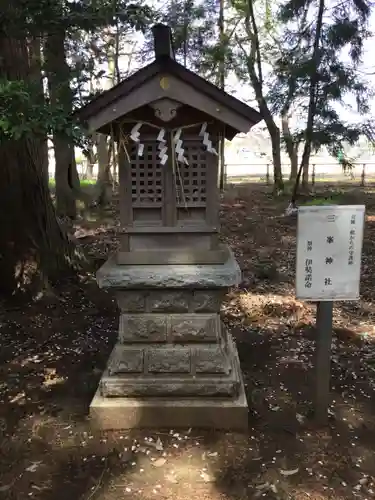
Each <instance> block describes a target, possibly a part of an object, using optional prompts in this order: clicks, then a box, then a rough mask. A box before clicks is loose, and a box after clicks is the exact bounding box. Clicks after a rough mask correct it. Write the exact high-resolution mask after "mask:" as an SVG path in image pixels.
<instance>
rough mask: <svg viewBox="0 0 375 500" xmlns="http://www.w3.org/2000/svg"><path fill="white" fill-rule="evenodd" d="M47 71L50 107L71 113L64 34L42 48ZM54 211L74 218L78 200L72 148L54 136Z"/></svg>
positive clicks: (63, 138)
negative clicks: (56, 107) (58, 107)
mask: <svg viewBox="0 0 375 500" xmlns="http://www.w3.org/2000/svg"><path fill="white" fill-rule="evenodd" d="M45 54H46V67H47V72H48V85H49V93H50V100H51V104H52V105H54V106H61V107H62V108H63V109H64V110H65V112H66V114H67V115H68V114H70V113H71V111H72V92H71V89H70V70H69V66H68V64H67V62H66V57H65V33H64V31H62V30H61V31H59V30H56V31H54V33H53V34H50V35H49V36H48V37H47V40H46V44H45ZM53 143H54V150H55V181H56V187H55V189H56V191H55V193H56V209H57V213H58V214H59V215H62V216H68V217H70V218H75V217H76V215H77V206H76V199H77V198H79V197H81V189H80V181H79V176H78V172H77V165H76V161H75V157H74V146H73V144H72V143H71V142H70V141H69V140H68V139H67V138H66V137H65V136H62V135H59V134H55V135H54V138H53Z"/></svg>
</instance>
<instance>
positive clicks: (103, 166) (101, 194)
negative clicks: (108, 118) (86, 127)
mask: <svg viewBox="0 0 375 500" xmlns="http://www.w3.org/2000/svg"><path fill="white" fill-rule="evenodd" d="M97 150H98V178H97V181H96V185H95V191H96V201H97V203H98V204H99V205H102V206H105V205H108V203H109V202H110V200H111V194H112V178H111V148H110V147H108V146H107V137H106V136H105V135H103V134H97Z"/></svg>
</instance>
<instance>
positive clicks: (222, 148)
mask: <svg viewBox="0 0 375 500" xmlns="http://www.w3.org/2000/svg"><path fill="white" fill-rule="evenodd" d="M224 7H225V5H224V0H220V7H219V20H218V27H219V42H220V61H219V75H218V76H219V78H218V80H219V88H220V89H221V90H225V50H226V46H225V45H226V42H225V18H224V10H225V9H224ZM219 166H220V179H219V188H220V190H221V191H223V190H224V188H225V182H226V171H225V170H226V166H225V137H224V134H223V135H222V136H221V137H220V140H219Z"/></svg>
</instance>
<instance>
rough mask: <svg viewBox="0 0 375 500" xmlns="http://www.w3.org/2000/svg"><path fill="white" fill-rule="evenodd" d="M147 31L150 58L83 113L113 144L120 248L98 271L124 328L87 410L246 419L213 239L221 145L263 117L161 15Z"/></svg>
mask: <svg viewBox="0 0 375 500" xmlns="http://www.w3.org/2000/svg"><path fill="white" fill-rule="evenodd" d="M153 34H154V46H155V60H154V62H152V63H151V64H149V65H148V66H146V67H144V68H143V69H141V70H140V71H137V72H136V73H135V74H133V75H132V76H130V77H129V78H127V79H126V80H124V81H123V82H121V83H120V84H118V85H117V86H116V87H114V88H112V89H110V90H108V91H106V92H104V93H103V94H101V95H100V96H98V97H97V98H96V99H94V100H93V101H91V102H90V103H89V104H88V105H87V106H85V107H84V108H82V109H81V110H79V112H78V116H79V119H80V120H81V122H83V123H85V124H86V126H87V128H88V129H89V130H91V131H93V132H94V131H95V132H99V133H103V134H107V135H111V136H113V137H114V138H115V140H116V141H117V143H118V151H119V178H120V179H119V180H120V221H121V230H122V234H121V247H120V251H119V252H118V253H117V254H116V255H114V256H111V257H110V258H109V260H108V261H107V263H106V264H104V266H103V267H102V268H101V269H100V270H99V271H98V273H97V280H98V283H99V286H101V287H105V288H111V289H113V290H114V291H115V292H116V296H117V301H118V305H119V309H120V328H119V338H118V342H117V344H116V346H115V348H114V351H113V352H112V354H111V358H110V360H109V362H108V367H107V370H106V371H105V373H104V374H103V377H102V380H101V383H100V386H99V389H98V392H97V395H96V396H95V398H94V400H93V402H92V405H91V413H92V415H93V416H95V417H96V418H98V419H99V420H100V421H101V425H102V426H104V427H107V428H108V427H117V428H125V427H131V426H138V427H140V426H146V427H148V426H155V425H171V426H174V427H176V426H184V425H187V426H188V427H190V426H194V425H197V426H204V427H206V426H208V427H211V426H224V427H228V428H239V427H240V428H242V427H245V426H246V423H247V404H246V397H245V395H244V390H243V384H242V378H241V374H240V369H239V363H238V357H237V351H236V347H235V345H234V343H233V340H232V339H231V337H230V335H229V334H227V332H226V331H225V328H224V326H223V325H222V323H221V321H220V315H219V314H220V304H221V300H222V298H223V294H224V293H225V291H226V290H227V288H228V287H230V286H233V285H236V284H238V283H239V281H240V277H241V274H240V271H239V268H238V265H237V263H236V261H235V259H234V257H233V255H232V253H231V251H230V249H229V248H228V247H227V246H225V245H222V244H220V241H219V189H218V168H219V155H218V150H219V142H220V141H223V140H224V139H229V140H231V139H232V138H233V137H234V136H235V135H236V134H237V133H238V132H245V133H246V132H248V131H249V130H250V128H251V127H252V126H253V125H254V124H256V123H258V122H259V121H260V120H261V119H262V117H261V115H260V114H259V113H258V112H257V111H255V110H254V109H252V108H250V107H249V106H247V105H245V104H243V103H242V102H240V101H238V100H237V99H235V98H234V97H232V96H230V95H228V94H227V93H225V92H223V91H222V90H220V89H218V88H217V87H215V86H214V85H212V84H211V83H209V82H207V81H205V80H204V79H202V78H200V77H199V76H197V75H196V74H194V73H193V72H191V71H189V70H188V69H186V68H185V67H183V66H181V65H180V64H179V63H177V62H176V61H175V58H174V54H173V49H172V38H171V32H170V29H169V28H168V27H167V26H164V25H156V26H154V28H153ZM215 398H216V399H215ZM186 406H189V408H190V411H186V408H185V407H186ZM184 408H185V409H184ZM135 415H136V416H135Z"/></svg>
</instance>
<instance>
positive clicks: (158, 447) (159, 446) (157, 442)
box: [155, 438, 164, 451]
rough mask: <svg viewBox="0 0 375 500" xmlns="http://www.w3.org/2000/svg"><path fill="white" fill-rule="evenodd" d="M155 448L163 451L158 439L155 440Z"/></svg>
mask: <svg viewBox="0 0 375 500" xmlns="http://www.w3.org/2000/svg"><path fill="white" fill-rule="evenodd" d="M155 448H156V449H157V450H158V451H163V450H164V447H163V443H162V441H161V439H160V438H158V439H157V441H156V444H155Z"/></svg>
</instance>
